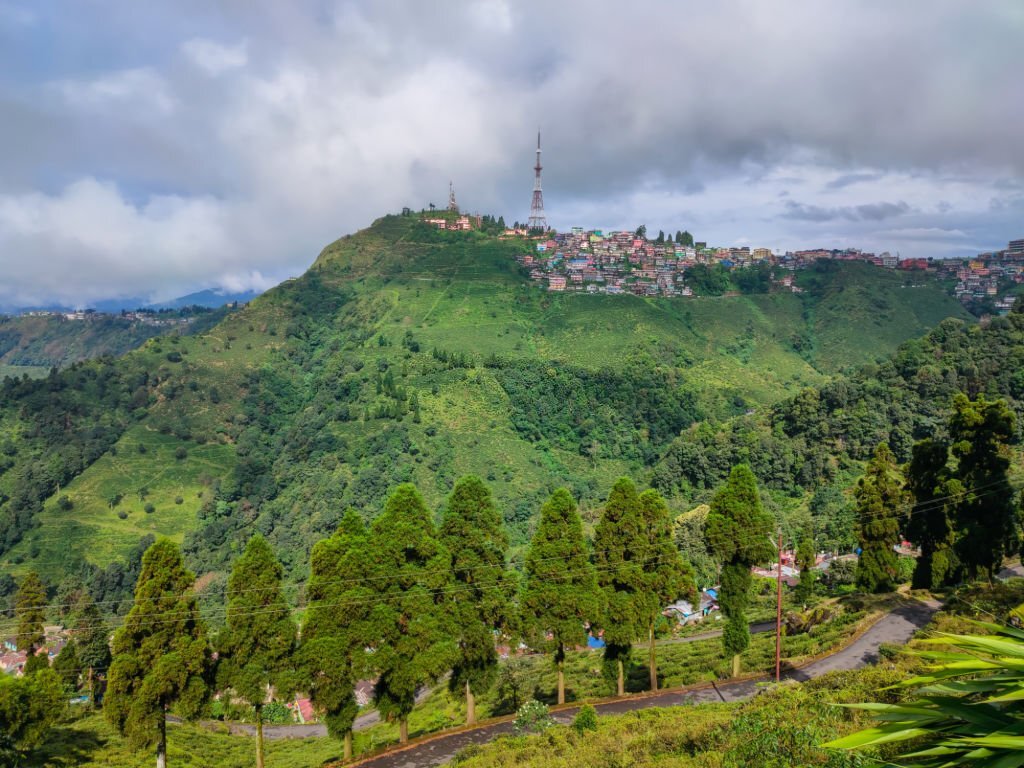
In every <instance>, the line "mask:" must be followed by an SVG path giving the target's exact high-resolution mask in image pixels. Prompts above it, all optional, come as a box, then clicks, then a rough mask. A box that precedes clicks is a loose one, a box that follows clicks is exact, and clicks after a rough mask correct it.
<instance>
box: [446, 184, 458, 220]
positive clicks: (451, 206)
mask: <svg viewBox="0 0 1024 768" xmlns="http://www.w3.org/2000/svg"><path fill="white" fill-rule="evenodd" d="M448 210H449V211H453V212H454V213H458V212H459V204H458V203H456V202H455V185H454V184H453V183H452V182H450V181H449V182H448Z"/></svg>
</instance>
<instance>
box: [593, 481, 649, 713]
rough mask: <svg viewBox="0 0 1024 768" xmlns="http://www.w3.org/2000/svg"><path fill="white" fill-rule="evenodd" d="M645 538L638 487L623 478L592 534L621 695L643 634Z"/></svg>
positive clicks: (607, 653)
mask: <svg viewBox="0 0 1024 768" xmlns="http://www.w3.org/2000/svg"><path fill="white" fill-rule="evenodd" d="M643 536H644V532H643V531H642V529H641V520H640V510H639V497H638V495H637V492H636V486H634V485H633V481H632V480H630V479H629V478H628V477H622V478H619V480H618V481H617V482H616V483H615V485H614V486H612V490H611V493H610V494H609V495H608V501H607V502H606V503H605V505H604V510H603V511H602V513H601V519H600V520H599V521H598V523H597V527H596V528H595V530H594V564H595V566H596V570H597V583H598V585H599V586H600V587H601V591H602V602H603V605H604V617H603V619H602V621H601V624H602V627H603V629H604V641H605V648H604V657H605V661H606V662H607V663H610V664H614V665H615V669H616V691H617V693H618V695H619V696H622V695H623V694H624V693H625V680H626V675H625V669H624V667H625V664H624V662H625V661H626V660H628V659H629V655H630V652H631V651H632V648H633V641H634V640H636V638H638V637H639V636H640V634H641V633H642V632H643V631H644V627H643V617H642V616H641V611H640V599H641V595H642V591H643V586H644V585H643V580H644V573H643V553H642V549H643V545H644V542H643V541H642V539H643Z"/></svg>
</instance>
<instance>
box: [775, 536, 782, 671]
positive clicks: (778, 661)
mask: <svg viewBox="0 0 1024 768" xmlns="http://www.w3.org/2000/svg"><path fill="white" fill-rule="evenodd" d="M778 554H779V567H778V570H777V571H776V574H775V575H776V578H777V580H778V582H779V583H778V584H777V585H776V586H777V593H776V594H777V596H778V597H777V600H776V606H775V682H779V680H780V679H781V671H782V531H781V530H780V531H779V553H778Z"/></svg>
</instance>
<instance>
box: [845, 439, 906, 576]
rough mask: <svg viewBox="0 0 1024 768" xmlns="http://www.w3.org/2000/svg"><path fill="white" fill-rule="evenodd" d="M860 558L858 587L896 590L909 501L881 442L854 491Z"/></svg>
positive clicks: (887, 451)
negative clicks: (899, 548)
mask: <svg viewBox="0 0 1024 768" xmlns="http://www.w3.org/2000/svg"><path fill="white" fill-rule="evenodd" d="M854 498H855V499H856V501H857V531H858V534H857V535H858V538H859V540H860V549H861V552H860V558H859V559H858V560H857V586H859V587H860V588H861V589H863V590H866V591H868V592H891V591H893V590H894V589H895V588H896V584H897V583H898V581H899V579H898V578H897V570H898V565H899V564H898V562H897V560H898V556H897V554H896V550H895V549H894V548H895V547H896V545H897V544H899V542H900V523H899V520H900V513H901V511H902V509H903V508H904V507H905V505H906V502H907V494H906V491H905V490H904V488H903V478H902V476H901V475H900V471H899V467H898V466H896V457H895V456H893V454H892V451H890V450H889V446H888V445H886V444H885V443H879V444H878V447H876V448H875V453H874V456H872V458H871V460H870V461H869V462H868V465H867V467H866V468H865V470H864V476H863V477H862V478H861V479H860V480H859V481H858V483H857V489H856V491H854Z"/></svg>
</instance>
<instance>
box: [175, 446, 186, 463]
mask: <svg viewBox="0 0 1024 768" xmlns="http://www.w3.org/2000/svg"><path fill="white" fill-rule="evenodd" d="M174 458H176V459H177V460H178V461H181V460H182V459H185V458H188V451H187V450H185V446H183V445H179V446H178V447H177V448H175V450H174Z"/></svg>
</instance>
